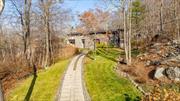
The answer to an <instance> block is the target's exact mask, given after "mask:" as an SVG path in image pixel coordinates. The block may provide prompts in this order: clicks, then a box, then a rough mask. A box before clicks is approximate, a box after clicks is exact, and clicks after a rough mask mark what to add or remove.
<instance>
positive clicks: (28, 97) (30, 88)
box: [24, 75, 37, 101]
mask: <svg viewBox="0 0 180 101" xmlns="http://www.w3.org/2000/svg"><path fill="white" fill-rule="evenodd" d="M36 79H37V75H34V77H33V79H32V81H31V85H30V87H29V89H28V92H27V94H26V97H25V98H24V101H29V100H30V97H31V94H32V92H33V89H34V85H35V83H36Z"/></svg>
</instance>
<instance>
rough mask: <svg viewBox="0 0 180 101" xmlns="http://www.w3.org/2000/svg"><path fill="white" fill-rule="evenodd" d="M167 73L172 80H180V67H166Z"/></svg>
mask: <svg viewBox="0 0 180 101" xmlns="http://www.w3.org/2000/svg"><path fill="white" fill-rule="evenodd" d="M165 74H166V76H167V77H168V78H169V79H171V80H175V81H179V80H180V68H179V67H169V68H166V70H165Z"/></svg>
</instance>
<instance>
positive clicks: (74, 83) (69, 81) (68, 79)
mask: <svg viewBox="0 0 180 101" xmlns="http://www.w3.org/2000/svg"><path fill="white" fill-rule="evenodd" d="M84 56H85V55H83V54H80V55H77V56H75V57H74V58H73V59H72V61H71V63H70V64H69V66H68V69H67V71H66V74H65V76H64V80H63V83H62V85H61V90H60V93H59V94H58V101H86V100H85V97H86V96H85V93H84V92H85V91H84V89H83V81H82V65H83V58H84Z"/></svg>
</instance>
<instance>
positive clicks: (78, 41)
mask: <svg viewBox="0 0 180 101" xmlns="http://www.w3.org/2000/svg"><path fill="white" fill-rule="evenodd" d="M67 40H75V44H71V43H70V42H69V41H67V44H71V45H73V46H74V47H77V48H89V49H93V48H94V44H93V40H92V39H91V38H89V37H88V36H70V37H68V39H67ZM83 40H84V43H83Z"/></svg>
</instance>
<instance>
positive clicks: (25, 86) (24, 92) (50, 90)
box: [6, 60, 69, 101]
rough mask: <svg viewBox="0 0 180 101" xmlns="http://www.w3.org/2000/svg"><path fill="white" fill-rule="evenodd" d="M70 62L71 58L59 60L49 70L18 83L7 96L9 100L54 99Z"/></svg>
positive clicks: (43, 100)
mask: <svg viewBox="0 0 180 101" xmlns="http://www.w3.org/2000/svg"><path fill="white" fill-rule="evenodd" d="M68 63H69V60H63V61H59V62H58V63H56V64H55V65H53V66H51V67H50V68H49V69H48V70H44V71H41V72H39V73H38V76H37V77H34V76H31V77H29V78H27V79H25V80H23V81H22V82H20V83H18V84H17V85H16V87H15V88H14V89H13V90H12V91H11V92H10V94H8V96H7V97H6V98H7V100H8V101H23V100H25V99H29V98H30V101H54V100H55V96H56V93H57V90H58V87H59V85H60V78H61V77H62V76H63V73H64V71H65V69H66V67H67V65H68ZM25 101H26V100H25Z"/></svg>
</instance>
